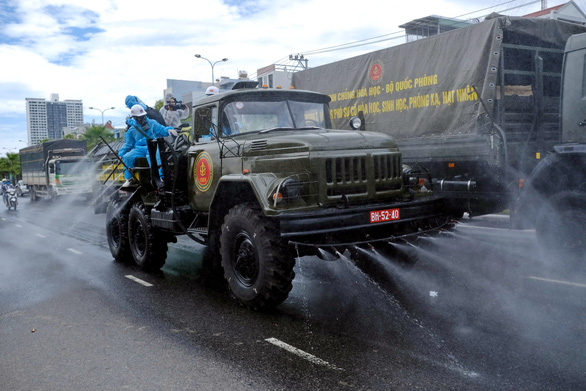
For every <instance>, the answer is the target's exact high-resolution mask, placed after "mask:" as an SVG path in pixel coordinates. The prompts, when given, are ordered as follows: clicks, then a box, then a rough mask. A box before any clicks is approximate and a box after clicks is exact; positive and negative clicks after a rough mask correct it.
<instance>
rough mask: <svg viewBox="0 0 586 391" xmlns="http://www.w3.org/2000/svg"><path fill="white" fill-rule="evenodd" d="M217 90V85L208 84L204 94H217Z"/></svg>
mask: <svg viewBox="0 0 586 391" xmlns="http://www.w3.org/2000/svg"><path fill="white" fill-rule="evenodd" d="M219 92H220V89H219V88H218V87H215V86H210V87H208V88H207V90H206V96H210V95H215V94H218V93H219Z"/></svg>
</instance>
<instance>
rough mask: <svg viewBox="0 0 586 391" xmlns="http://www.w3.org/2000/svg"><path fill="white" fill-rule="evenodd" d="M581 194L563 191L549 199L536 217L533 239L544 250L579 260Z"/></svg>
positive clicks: (584, 218) (583, 239) (583, 233)
mask: <svg viewBox="0 0 586 391" xmlns="http://www.w3.org/2000/svg"><path fill="white" fill-rule="evenodd" d="M584 196H585V194H584V192H580V191H565V192H562V193H559V194H556V195H554V196H552V197H550V198H549V199H548V200H547V201H546V202H545V203H544V205H543V206H542V207H541V210H540V211H539V214H538V216H537V221H536V226H535V231H536V232H537V239H538V240H539V242H540V243H541V244H542V245H543V246H544V247H545V249H546V250H550V251H551V250H553V251H554V252H557V253H565V254H568V255H570V256H573V257H576V259H579V258H580V257H582V256H583V254H584V248H586V205H585V204H584Z"/></svg>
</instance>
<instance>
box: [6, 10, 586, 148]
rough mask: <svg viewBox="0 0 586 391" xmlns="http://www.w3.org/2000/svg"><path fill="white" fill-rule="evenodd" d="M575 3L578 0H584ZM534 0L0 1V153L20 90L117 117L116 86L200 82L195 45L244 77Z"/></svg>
mask: <svg viewBox="0 0 586 391" xmlns="http://www.w3.org/2000/svg"><path fill="white" fill-rule="evenodd" d="M565 2H566V1H559V0H557V1H555V0H549V1H548V6H549V7H552V6H555V5H558V4H561V3H565ZM575 2H576V3H577V4H578V5H579V6H580V7H581V8H582V9H585V6H586V0H578V1H575ZM539 9H540V1H533V0H524V1H523V0H515V1H509V0H498V1H497V0H445V1H443V0H413V1H403V0H399V1H398V0H381V1H378V0H371V1H356V0H330V1H327V0H294V1H291V0H287V1H281V0H256V1H254V0H223V1H222V0H205V1H202V0H188V1H184V0H171V1H162V0H156V1H152V0H142V1H126V0H89V1H88V0H18V1H13V0H0V61H1V66H0V101H1V104H0V123H1V126H0V135H1V139H0V156H5V152H7V151H10V152H16V151H17V150H18V149H20V148H23V147H25V146H26V143H25V142H26V140H27V129H26V109H25V108H26V106H25V98H44V99H47V100H48V99H49V98H50V95H51V94H52V93H57V94H59V99H60V100H65V99H81V100H83V106H84V120H85V122H89V123H91V122H92V121H95V122H96V123H101V120H102V119H101V114H100V112H99V111H96V110H89V109H88V107H90V106H94V107H98V108H100V109H104V108H107V107H112V106H114V107H116V109H115V110H109V111H106V112H105V115H104V117H105V118H104V119H105V121H108V120H111V121H112V123H113V124H114V126H122V125H123V123H124V119H125V118H126V116H127V114H128V112H129V110H128V109H127V108H126V107H125V106H124V98H125V97H126V95H128V94H132V95H137V96H138V97H140V98H141V99H142V100H144V101H145V102H146V103H147V104H148V105H151V106H154V104H155V101H156V100H158V99H162V97H163V90H164V89H165V88H166V86H167V85H166V81H167V79H183V80H203V81H211V67H210V64H209V63H208V62H207V61H204V60H202V59H197V58H195V57H194V54H196V53H198V54H201V55H202V56H203V57H206V58H208V59H210V60H211V61H212V62H214V61H216V60H220V59H222V58H224V57H227V58H228V59H229V61H228V62H225V63H218V64H217V65H216V66H215V67H214V76H215V77H216V78H218V77H219V76H228V77H237V74H238V71H239V70H245V71H247V72H248V74H249V75H250V76H255V74H256V70H257V69H258V68H261V67H264V66H267V65H270V64H273V63H275V62H277V63H284V62H286V61H285V59H287V58H288V56H289V54H297V53H299V54H304V53H311V52H314V51H316V50H318V49H322V48H328V47H333V46H337V45H342V44H347V43H352V42H356V41H362V40H365V39H369V38H374V37H379V36H384V37H382V38H394V39H392V40H387V41H384V42H379V43H377V44H371V45H368V46H358V47H354V48H352V49H346V50H336V51H329V52H325V53H318V54H306V57H307V58H308V59H309V66H310V67H312V66H317V65H322V64H325V63H329V62H332V61H336V60H340V59H343V58H348V57H352V56H356V55H358V54H362V53H365V52H369V51H373V50H378V49H380V48H383V47H387V46H392V45H396V44H400V43H403V42H404V38H403V37H402V30H401V29H399V27H398V26H399V25H401V24H403V23H405V22H408V21H410V20H412V19H416V18H421V17H425V16H429V15H439V16H444V17H457V18H460V19H470V18H481V17H482V16H483V15H486V14H489V13H490V12H499V11H500V12H502V11H505V12H503V13H505V14H508V15H515V16H518V15H525V14H528V13H531V12H534V11H537V10H539ZM392 33H397V34H394V35H389V34H392ZM375 40H376V39H375ZM19 140H24V141H25V142H20V141H19Z"/></svg>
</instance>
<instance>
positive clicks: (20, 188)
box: [15, 179, 29, 197]
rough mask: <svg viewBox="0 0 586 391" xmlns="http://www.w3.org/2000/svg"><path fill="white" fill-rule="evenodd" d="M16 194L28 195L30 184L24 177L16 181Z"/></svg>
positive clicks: (20, 195)
mask: <svg viewBox="0 0 586 391" xmlns="http://www.w3.org/2000/svg"><path fill="white" fill-rule="evenodd" d="M15 187H16V194H17V195H18V196H19V197H22V196H25V195H28V191H29V190H28V186H27V185H26V184H24V183H23V182H22V179H21V180H19V181H18V182H17V183H16V186H15Z"/></svg>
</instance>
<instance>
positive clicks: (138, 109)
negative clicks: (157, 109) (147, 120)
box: [130, 105, 146, 117]
mask: <svg viewBox="0 0 586 391" xmlns="http://www.w3.org/2000/svg"><path fill="white" fill-rule="evenodd" d="M130 115H132V116H133V117H142V116H143V115H146V111H144V108H143V107H142V106H141V105H134V106H132V108H131V109H130Z"/></svg>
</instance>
